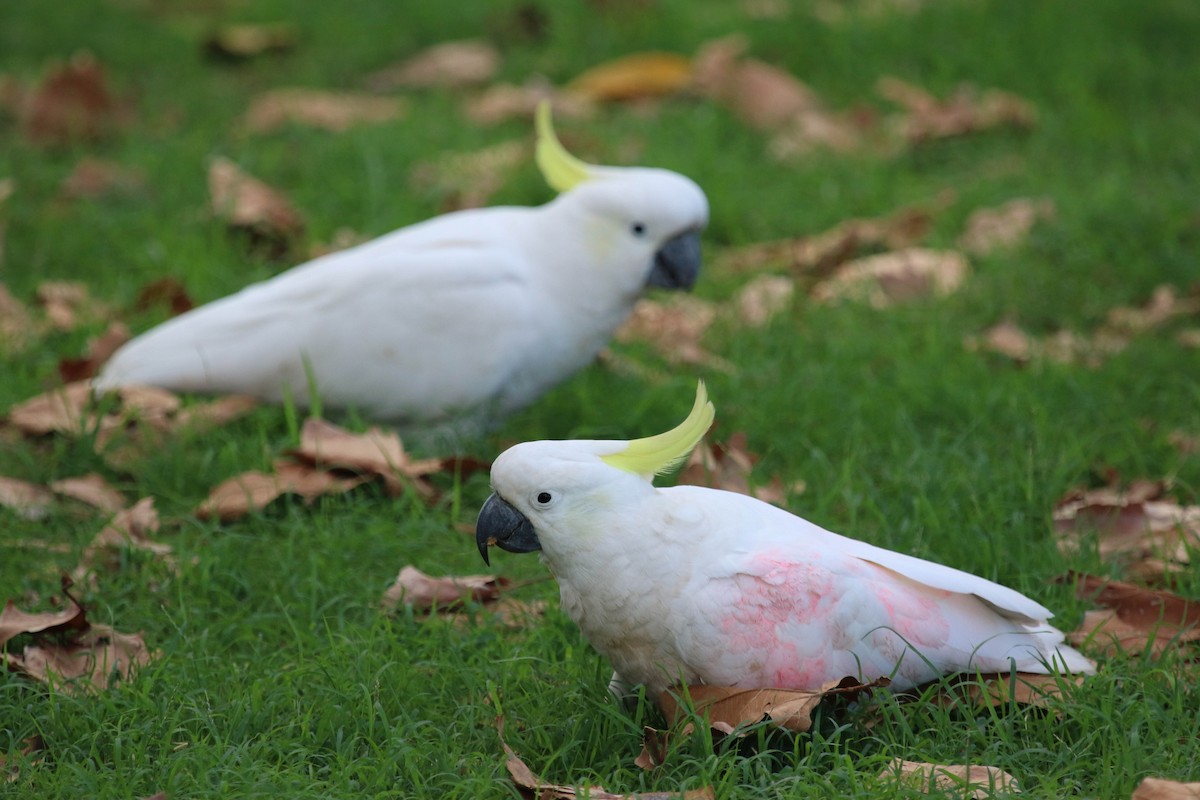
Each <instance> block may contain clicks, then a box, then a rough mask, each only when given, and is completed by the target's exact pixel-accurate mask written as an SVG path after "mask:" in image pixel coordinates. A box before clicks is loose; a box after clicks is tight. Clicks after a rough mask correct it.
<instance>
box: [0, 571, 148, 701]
mask: <svg viewBox="0 0 1200 800" xmlns="http://www.w3.org/2000/svg"><path fill="white" fill-rule="evenodd" d="M70 588H71V580H70V578H67V577H66V576H63V583H62V591H63V595H64V596H65V597H66V601H67V605H66V607H64V608H63V609H62V610H60V611H54V612H43V613H38V614H30V613H28V612H25V611H22V610H21V609H19V608H17V607H16V605H15V604H14V603H13V602H12V600H9V601H8V602H7V604H6V605H5V607H4V611H3V612H0V646H3V645H5V644H6V643H7V642H8V641H9V640H10V639H12V638H13V637H15V636H18V635H21V634H28V635H31V636H32V637H33V642H32V643H31V644H27V645H25V647H24V649H23V651H22V652H21V653H19V654H18V653H15V652H9V651H7V650H5V651H4V652H0V661H3V662H4V663H5V664H6V665H7V666H8V669H9V670H11V671H13V672H19V673H21V674H23V675H25V676H26V677H29V678H32V679H33V680H35V681H40V682H42V683H52V684H54V685H55V686H56V687H57V688H58V689H59V690H60V691H63V692H65V693H67V694H78V693H81V692H95V691H101V690H103V689H107V688H108V687H109V686H110V685H111V684H112V680H113V678H114V676H116V677H117V678H118V679H119V680H122V681H127V680H130V679H131V678H132V677H133V675H134V673H135V671H136V670H137V669H138V668H139V667H142V666H145V665H146V664H148V663H150V661H151V659H152V658H153V654H151V653H150V651H149V649H148V648H147V647H146V643H145V641H143V639H142V636H141V634H126V633H119V632H118V631H116V630H114V629H112V628H110V627H109V626H107V625H95V624H92V623H91V622H89V621H88V619H87V616H86V613H85V611H84V608H83V606H81V605H80V604H79V602H78V601H76V599H75V598H74V597H72V596H71V593H70Z"/></svg>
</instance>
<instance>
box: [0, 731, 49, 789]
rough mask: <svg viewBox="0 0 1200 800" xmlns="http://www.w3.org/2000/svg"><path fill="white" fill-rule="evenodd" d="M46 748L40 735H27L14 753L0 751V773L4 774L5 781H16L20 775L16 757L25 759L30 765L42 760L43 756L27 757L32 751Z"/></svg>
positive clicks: (35, 751)
mask: <svg viewBox="0 0 1200 800" xmlns="http://www.w3.org/2000/svg"><path fill="white" fill-rule="evenodd" d="M45 749H46V743H45V742H44V741H43V740H42V737H41V736H38V735H36V734H35V735H33V736H28V737H26V738H24V739H22V740H21V749H20V750H18V751H17V752H16V753H15V754H4V753H0V775H4V781H5V783H16V782H17V780H18V779H20V777H21V769H20V765H19V764H17V763H13V762H16V761H17V760H18V758H23V759H27V761H28V763H29V764H30V765H33V764H40V763H42V761H43V760H44V758H43V756H40V755H39V756H37V757H35V758H29V756H32V755H33V754H34V753H38V752H40V751H42V750H45Z"/></svg>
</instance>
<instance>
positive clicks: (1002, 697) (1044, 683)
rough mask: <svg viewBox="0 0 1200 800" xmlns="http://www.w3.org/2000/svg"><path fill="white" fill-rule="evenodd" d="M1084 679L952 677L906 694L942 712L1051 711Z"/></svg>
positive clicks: (1023, 675) (1004, 675)
mask: <svg viewBox="0 0 1200 800" xmlns="http://www.w3.org/2000/svg"><path fill="white" fill-rule="evenodd" d="M1085 677H1086V676H1084V675H1043V674H1040V673H1031V672H1000V673H987V674H970V673H962V674H959V675H950V676H947V677H945V678H942V679H940V680H937V681H933V682H931V683H929V684H926V685H924V686H919V687H917V688H915V689H911V690H909V691H908V692H907V693H905V694H906V695H907V696H909V697H913V698H921V699H922V700H924V701H925V702H928V703H932V704H933V705H936V706H938V707H941V708H959V707H965V708H966V709H967V710H968V712H971V713H973V712H974V711H975V710H977V709H979V708H983V707H991V708H996V707H1000V706H1006V705H1008V704H1010V703H1015V704H1016V705H1021V706H1036V707H1038V708H1049V707H1051V706H1052V705H1053V704H1054V703H1055V702H1057V701H1058V700H1059V699H1061V698H1062V697H1064V695H1065V691H1066V687H1067V686H1068V685H1070V686H1081V685H1082V684H1083V681H1084V679H1085Z"/></svg>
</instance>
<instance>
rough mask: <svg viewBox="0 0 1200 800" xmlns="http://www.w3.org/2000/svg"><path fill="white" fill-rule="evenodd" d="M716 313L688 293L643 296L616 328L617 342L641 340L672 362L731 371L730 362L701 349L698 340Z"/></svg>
mask: <svg viewBox="0 0 1200 800" xmlns="http://www.w3.org/2000/svg"><path fill="white" fill-rule="evenodd" d="M716 317H717V309H716V306H715V305H713V304H712V303H710V302H707V301H705V300H701V299H700V298H698V297H692V296H690V295H686V296H679V297H673V298H671V299H670V300H668V301H665V302H659V301H657V300H647V299H642V300H639V301H638V302H637V305H635V306H634V307H633V313H632V314H630V315H629V319H627V320H626V321H625V323H624V324H623V325H622V326H621V327H620V328H618V329H617V332H616V335H615V337H614V338H616V340H617V341H618V342H631V341H635V340H636V341H644V342H647V343H648V344H650V346H651V347H653V348H654V349H655V350H656V351H658V353H659V354H660V355H661V356H662V357H663V358H665V359H666V360H667V361H669V362H671V363H673V364H695V365H699V366H706V367H712V368H714V369H719V370H721V371H723V372H733V371H734V369H733V365H732V364H730V363H729V362H728V361H725V360H724V359H722V358H719V357H718V356H715V355H713V354H712V353H710V352H708V351H707V350H705V349H704V347H703V345H702V344H701V340H702V339H703V337H704V333H705V331H707V330H708V328H709V326H710V325H712V323H713V321H714V320H715V319H716Z"/></svg>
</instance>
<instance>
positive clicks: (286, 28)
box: [204, 22, 299, 61]
mask: <svg viewBox="0 0 1200 800" xmlns="http://www.w3.org/2000/svg"><path fill="white" fill-rule="evenodd" d="M298 40H299V31H298V30H297V28H296V26H295V25H292V24H291V23H287V22H277V23H273V24H268V25H248V24H246V25H226V26H225V27H223V28H220V29H219V30H217V31H215V32H214V33H213V34H212V35H211V36H209V37H208V38H207V39H206V40H205V42H204V48H205V50H206V51H207V52H208V54H209V55H210V56H216V57H218V58H225V59H230V60H236V61H242V60H246V59H250V58H255V57H256V56H261V55H266V54H268V53H285V52H287V51H289V50H291V49H292V48H294V47H295V46H296V42H297V41H298Z"/></svg>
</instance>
